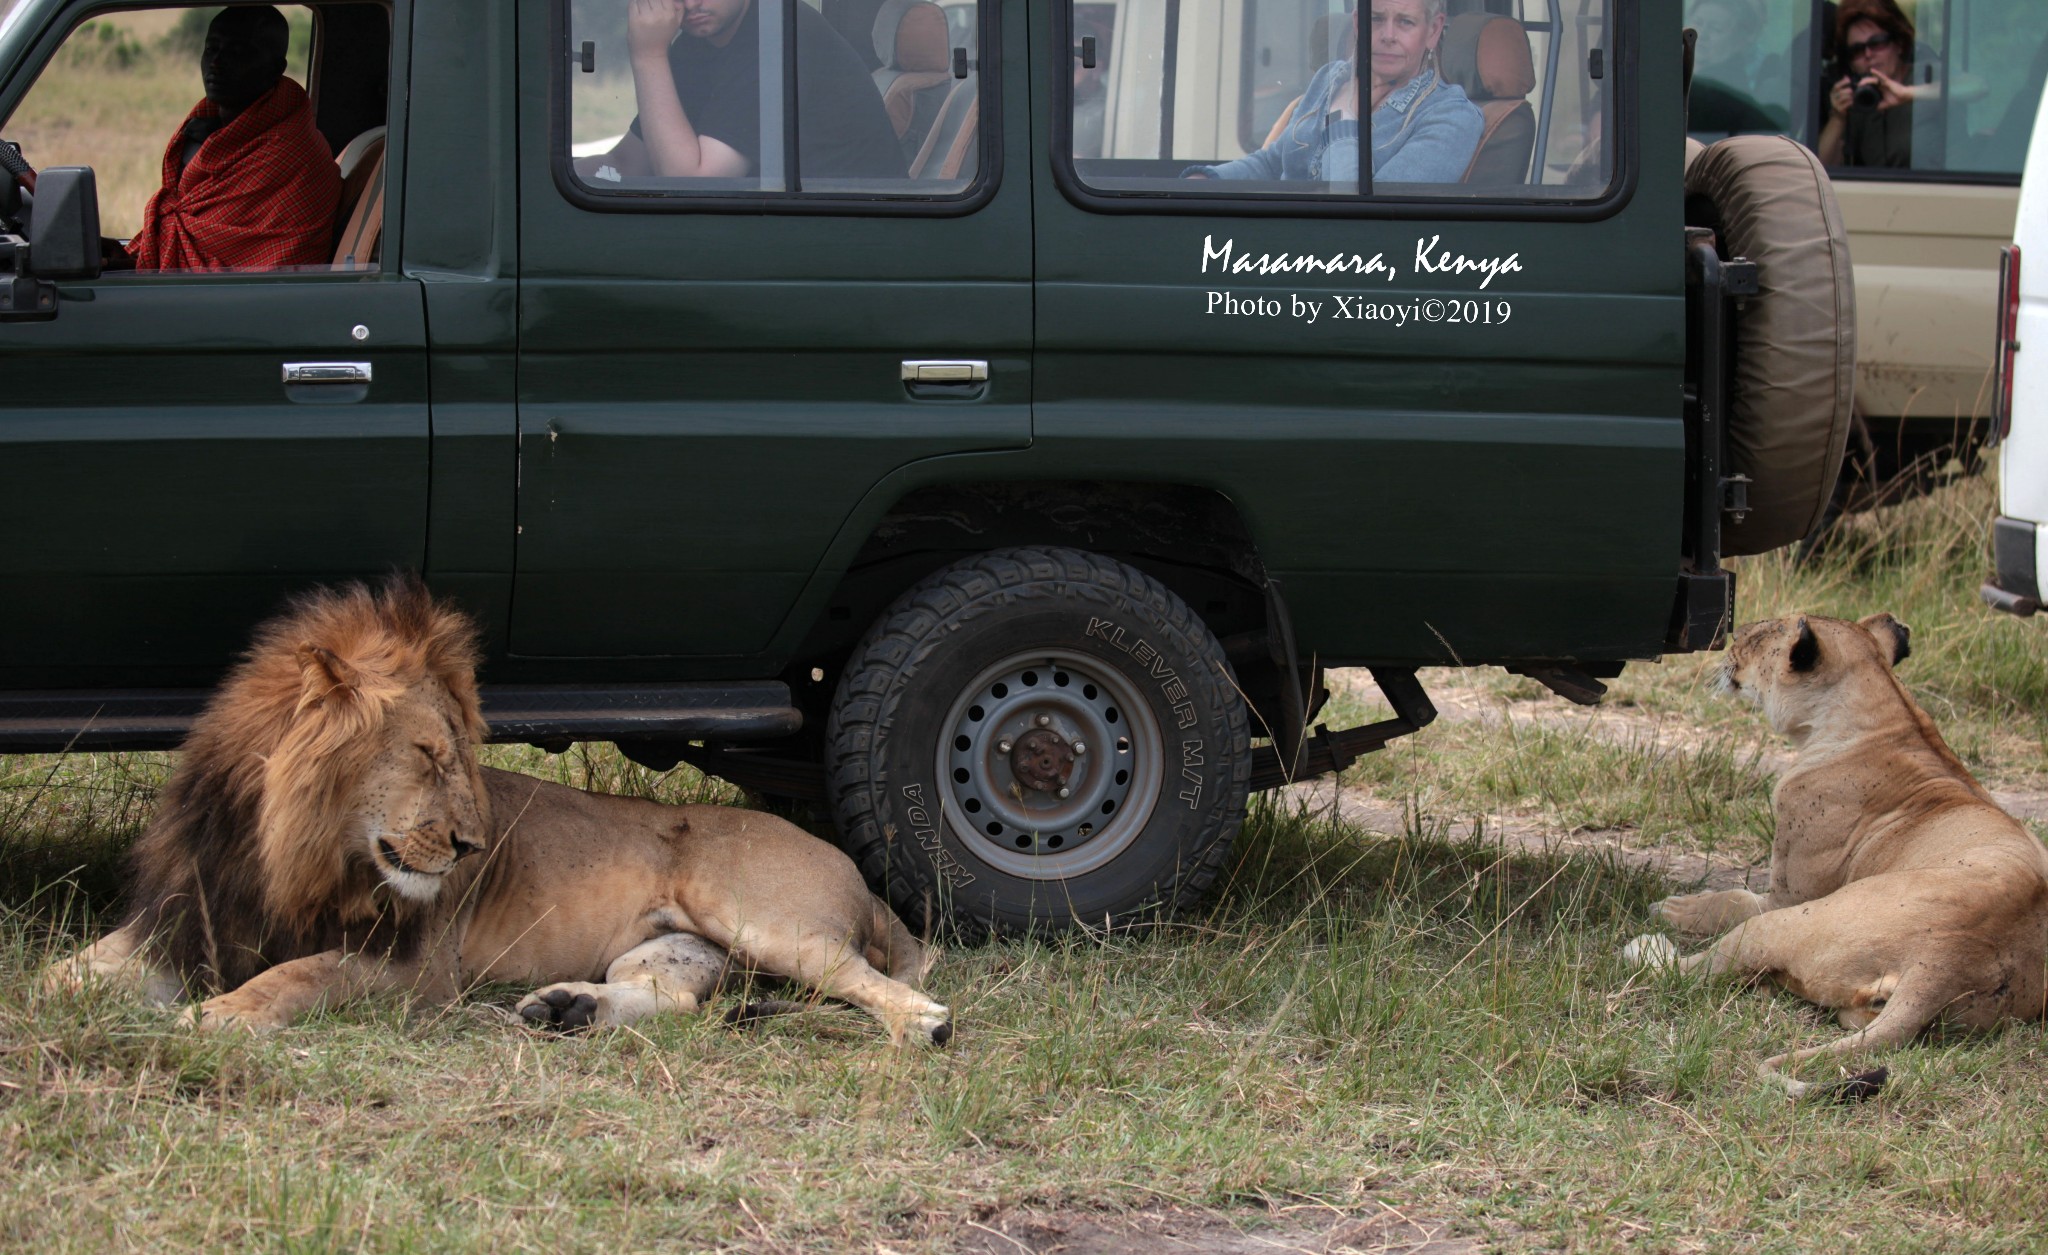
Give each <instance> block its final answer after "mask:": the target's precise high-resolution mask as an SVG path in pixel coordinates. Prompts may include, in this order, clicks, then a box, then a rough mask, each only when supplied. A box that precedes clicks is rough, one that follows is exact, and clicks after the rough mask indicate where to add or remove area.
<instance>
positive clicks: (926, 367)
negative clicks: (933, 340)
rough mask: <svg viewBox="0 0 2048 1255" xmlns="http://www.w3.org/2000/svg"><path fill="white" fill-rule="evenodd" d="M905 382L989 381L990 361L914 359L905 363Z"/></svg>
mask: <svg viewBox="0 0 2048 1255" xmlns="http://www.w3.org/2000/svg"><path fill="white" fill-rule="evenodd" d="M903 382H904V383H987V382H988V363H987V362H967V361H950V360H949V361H932V360H923V361H914V362H905V363H903Z"/></svg>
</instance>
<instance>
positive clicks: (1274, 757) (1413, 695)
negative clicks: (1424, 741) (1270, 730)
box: [1251, 667, 1436, 793]
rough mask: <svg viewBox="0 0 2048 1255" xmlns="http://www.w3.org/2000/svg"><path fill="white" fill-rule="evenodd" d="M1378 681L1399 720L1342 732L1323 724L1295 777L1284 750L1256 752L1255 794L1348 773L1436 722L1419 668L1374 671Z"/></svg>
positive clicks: (1308, 743)
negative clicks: (1360, 762) (1417, 672)
mask: <svg viewBox="0 0 2048 1255" xmlns="http://www.w3.org/2000/svg"><path fill="white" fill-rule="evenodd" d="M1372 678H1373V683H1375V684H1377V685H1379V686H1380V692H1382V693H1384V694H1385V695H1386V698H1387V703H1388V704H1389V705H1391V706H1392V707H1393V708H1394V718H1392V719H1382V720H1380V721H1379V722H1378V723H1369V724H1366V725H1365V726H1364V727H1362V728H1345V729H1342V730H1341V731H1337V732H1332V731H1330V729H1329V728H1328V727H1326V726H1323V725H1320V724H1319V725H1317V727H1316V731H1315V735H1314V736H1311V737H1309V738H1308V740H1306V741H1304V742H1303V743H1302V746H1301V765H1300V767H1299V768H1298V769H1297V770H1296V771H1294V772H1293V773H1292V774H1291V775H1290V774H1289V773H1288V771H1287V769H1286V767H1285V766H1284V765H1283V764H1282V763H1281V761H1280V754H1279V751H1278V750H1276V749H1274V748H1273V747H1272V746H1270V745H1261V746H1259V747H1258V748H1257V749H1255V750H1253V751H1252V782H1251V789H1252V792H1254V793H1257V792H1260V791H1261V790H1264V789H1277V788H1279V787H1280V786H1281V785H1284V784H1292V783H1294V782H1296V781H1300V780H1313V779H1315V778H1316V777H1317V776H1323V775H1328V774H1330V773H1331V772H1333V771H1342V770H1344V769H1345V768H1346V767H1349V766H1350V765H1351V764H1352V763H1354V762H1356V761H1357V760H1358V759H1359V758H1360V757H1362V756H1364V755H1366V754H1370V753H1372V752H1373V751H1374V750H1378V749H1385V748H1386V745H1387V742H1389V741H1392V740H1394V739H1396V738H1397V737H1404V736H1407V735H1408V734H1409V733H1411V732H1419V731H1421V730H1422V729H1423V728H1425V727H1427V726H1428V725H1429V724H1430V722H1431V721H1432V720H1434V719H1435V718H1436V707H1435V706H1434V705H1432V704H1431V703H1430V700H1429V694H1427V693H1425V692H1423V691H1422V682H1421V681H1419V680H1417V679H1416V678H1415V669H1414V668H1413V667H1409V668H1406V669H1396V668H1392V667H1374V668H1372Z"/></svg>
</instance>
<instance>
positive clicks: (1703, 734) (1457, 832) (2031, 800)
mask: <svg viewBox="0 0 2048 1255" xmlns="http://www.w3.org/2000/svg"><path fill="white" fill-rule="evenodd" d="M1329 676H1330V684H1331V686H1332V687H1333V688H1343V689H1351V690H1354V691H1357V692H1360V693H1363V694H1365V695H1367V696H1369V697H1373V698H1377V697H1378V695H1379V690H1378V688H1377V686H1375V685H1374V684H1373V682H1372V676H1371V674H1370V673H1369V672H1366V671H1364V670H1341V671H1332V672H1330V673H1329ZM1422 679H1423V681H1424V687H1425V688H1426V689H1427V690H1428V692H1429V696H1430V701H1431V702H1432V703H1433V704H1434V705H1435V706H1436V708H1437V717H1438V719H1439V720H1441V721H1442V722H1444V723H1447V724H1459V723H1476V724H1487V725H1495V726H1498V725H1501V724H1520V725H1526V726H1542V727H1547V728H1570V729H1572V730H1574V731H1584V732H1586V733H1587V734H1588V735H1591V736H1595V737H1598V738H1601V739H1602V740H1606V741H1611V742H1615V743H1619V744H1629V745H1636V746H1646V747H1648V746H1654V747H1656V748H1658V749H1669V750H1682V749H1692V748H1697V747H1698V746H1700V745H1703V744H1704V743H1705V742H1706V740H1707V738H1708V737H1709V735H1711V734H1710V732H1709V731H1708V730H1707V729H1705V728H1703V727H1701V726H1699V725H1698V724H1695V723H1692V722H1690V721H1688V720H1684V719H1679V718H1674V717H1671V716H1668V715H1652V714H1648V713H1645V712H1644V711H1642V710H1639V709H1637V708H1634V707H1629V706H1594V707H1579V706H1572V705H1569V704H1567V703H1566V702H1565V701H1564V700H1563V699H1562V698H1559V699H1555V700H1551V699H1538V700H1535V701H1523V700H1516V699H1509V698H1504V697H1503V696H1502V695H1501V694H1500V693H1499V692H1498V691H1497V690H1494V689H1490V688H1487V687H1486V686H1484V685H1482V684H1477V683H1474V682H1473V681H1472V680H1471V679H1470V678H1469V676H1468V675H1467V673H1465V672H1462V671H1459V670H1456V669H1432V670H1429V671H1426V672H1424V673H1423V674H1422ZM1422 735H1424V736H1427V735H1428V732H1427V731H1424V732H1423V733H1422ZM1757 736H1758V738H1759V742H1760V748H1759V750H1758V764H1759V766H1761V767H1762V769H1763V770H1765V771H1768V772H1771V773H1772V774H1774V775H1775V774H1782V773H1783V772H1784V771H1785V770H1786V769H1788V768H1789V767H1791V766H1792V765H1793V764H1794V763H1795V762H1797V761H1798V755H1797V753H1796V752H1795V751H1793V750H1792V749H1791V748H1790V747H1788V746H1786V745H1785V744H1784V742H1783V741H1782V740H1780V739H1778V738H1776V737H1769V736H1767V734H1766V733H1765V732H1764V730H1763V729H1762V727H1761V725H1759V727H1758V732H1757ZM1984 786H1985V788H1986V789H1988V790H1989V791H1990V793H1991V796H1992V798H1993V800H1995V801H1996V802H1997V803H1998V804H1999V806H2001V807H2003V808H2004V809H2005V810H2006V811H2007V812H2008V813H2010V814H2012V815H2013V816H2014V817H2016V818H2018V819H2020V820H2021V821H2023V822H2027V823H2031V824H2033V825H2035V826H2036V828H2037V829H2038V828H2041V827H2044V826H2048V792H2044V791H2043V790H2041V789H2040V788H2038V787H2030V786H2029V785H2021V784H2017V783H2012V782H2005V783H2004V784H2003V785H2002V786H2001V783H2000V782H1995V781H1990V780H1986V781H1984ZM1277 796H1279V797H1281V798H1285V799H1287V801H1288V802H1289V804H1292V805H1300V806H1304V807H1306V808H1308V810H1309V811H1310V813H1312V814H1326V813H1327V814H1331V816H1332V818H1337V819H1341V820H1343V821H1344V822H1346V823H1351V824H1356V825H1358V826H1360V827H1363V828H1365V829H1366V830H1368V831H1372V832H1401V831H1403V830H1404V829H1405V828H1406V827H1407V816H1406V815H1405V813H1404V812H1403V810H1402V807H1401V804H1400V803H1398V802H1394V801H1389V800H1386V799H1383V798H1381V797H1379V796H1378V795H1376V794H1375V793H1373V791H1372V790H1370V789H1368V788H1364V787H1361V786H1349V787H1343V788H1339V787H1338V786H1337V785H1336V784H1335V783H1334V782H1333V781H1332V780H1330V779H1323V780H1314V781H1308V782H1305V783H1303V784H1299V785H1294V786H1291V787H1289V788H1286V789H1283V790H1280V791H1279V793H1278V794H1277ZM1482 822H1483V823H1484V829H1485V833H1486V835H1487V836H1488V837H1490V838H1492V839H1494V840H1498V841H1501V842H1503V843H1505V844H1508V845H1512V846H1515V847H1519V848H1521V849H1525V850H1528V851H1530V852H1532V853H1544V854H1551V853H1562V854H1578V853H1588V854H1604V855H1610V856H1612V857H1614V858H1617V859H1619V860H1621V861H1622V862H1624V863H1627V864H1628V865H1630V866H1633V867H1642V868H1647V869H1650V870H1652V871H1655V872H1657V873H1658V874H1660V875H1662V876H1664V877H1665V878H1666V879H1667V880H1669V881H1671V882H1672V883H1673V884H1674V885H1676V886H1678V887H1680V888H1685V889H1693V888H1704V889H1736V888H1743V889H1752V890H1755V891H1757V892H1762V891H1763V890H1764V889H1765V888H1766V887H1767V886H1768V885H1769V882H1770V866H1769V863H1768V862H1758V863H1749V862H1745V861H1744V860H1742V859H1739V858H1736V857H1734V856H1732V855H1731V854H1729V853H1725V852H1723V853H1719V854H1713V853H1701V852H1698V851H1692V850H1685V849H1681V848H1677V847H1674V846H1671V845H1668V844H1665V845H1642V846H1639V845H1635V844H1633V842H1635V841H1637V840H1638V839H1639V834H1637V833H1635V832H1634V831H1632V830H1628V829H1594V830H1580V831H1574V832H1564V831H1560V830H1559V829H1558V828H1557V827H1556V826H1555V825H1549V824H1546V823H1544V822H1543V820H1542V819H1541V818H1540V817H1537V816H1525V815H1517V814H1512V813H1508V814H1496V815H1491V816H1488V817H1486V818H1485V819H1484V820H1483V821H1482ZM1476 826H1477V825H1476V824H1475V823H1474V822H1473V821H1460V822H1456V823H1453V824H1451V825H1450V827H1449V829H1448V835H1450V836H1452V837H1454V838H1458V839H1465V838H1469V837H1470V836H1472V835H1473V832H1474V830H1475V827H1476Z"/></svg>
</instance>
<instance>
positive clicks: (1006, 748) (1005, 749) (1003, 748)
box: [996, 741, 1010, 754]
mask: <svg viewBox="0 0 2048 1255" xmlns="http://www.w3.org/2000/svg"><path fill="white" fill-rule="evenodd" d="M1009 752H1010V743H1009V742H1008V741H997V742H996V753H998V754H1007V753H1009Z"/></svg>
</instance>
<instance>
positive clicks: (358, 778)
mask: <svg viewBox="0 0 2048 1255" xmlns="http://www.w3.org/2000/svg"><path fill="white" fill-rule="evenodd" d="M476 661H477V659H476V647H475V644H474V632H473V629H472V626H471V624H470V623H469V621H468V620H467V619H465V618H463V617H462V616H461V615H460V614H458V613H456V612H455V611H453V610H450V609H448V608H446V607H444V606H441V605H438V604H436V603H435V602H434V600H433V599H432V597H431V596H430V595H429V594H428V593H427V591H426V589H425V587H424V586H423V585H422V584H420V583H419V582H418V581H416V580H411V579H403V578H401V579H394V580H392V581H390V582H388V583H387V584H386V585H385V586H383V587H382V588H379V589H377V590H375V591H372V590H370V589H368V588H365V587H364V586H362V585H360V584H358V585H351V586H349V587H347V588H344V589H341V590H338V591H335V590H319V591H315V592H313V593H311V594H308V595H307V596H305V597H303V598H301V599H299V600H298V601H297V602H296V603H295V604H294V605H293V607H292V609H291V610H290V611H289V612H288V613H287V614H285V615H284V616H283V617H282V618H279V619H277V620H274V621H272V622H270V623H268V624H266V625H264V626H263V627H261V628H260V629H258V631H257V634H256V640H255V644H254V645H253V646H252V647H251V649H250V651H249V654H248V655H247V657H246V658H245V659H244V661H243V662H242V663H241V664H240V666H238V667H237V668H236V669H235V671H234V672H233V673H232V674H231V675H230V676H229V677H228V679H227V682H226V683H225V684H224V685H223V686H222V688H221V689H220V691H219V692H218V693H217V694H216V695H215V696H214V698H213V700H212V701H211V702H210V703H209V704H208V706H207V708H206V710H205V712H204V713H203V714H202V715H201V716H200V717H199V719H198V721H197V722H196V723H195V724H194V725H193V728H192V734H191V736H190V737H189V738H188V740H187V741H186V744H185V752H184V757H183V760H182V761H181V763H180V764H179V766H178V769H177V771H176V773H175V774H174V775H173V776H172V777H171V780H170V783H169V784H168V785H167V786H166V788H165V791H164V799H163V804H162V806H161V808H160V809H159V811H158V813H157V815H156V817H155V819H154V820H153V821H152V822H151V824H150V826H149V828H148V830H147V831H146V832H144V833H143V835H142V837H141V839H140V840H139V841H138V843H137V845H136V848H135V851H134V854H133V856H132V870H133V873H134V881H135V888H134V904H133V907H132V909H131V913H130V914H129V916H128V917H127V920H126V921H125V922H124V923H123V924H122V925H121V927H120V928H119V929H117V930H116V931H114V932H113V933H111V934H109V935H108V936H106V937H104V938H102V939H101V940H100V941H98V942H96V943H95V944H93V945H91V946H88V947H86V948H85V949H84V950H83V951H81V952H80V953H78V954H77V955H75V956H73V957H72V958H70V959H67V960H65V961H63V962H61V963H58V964H56V965H54V966H53V967H52V969H51V971H50V973H49V979H50V980H51V981H52V982H54V983H60V984H63V983H69V984H75V983H78V982H79V981H80V980H82V979H84V978H85V977H86V976H87V975H88V974H94V975H97V976H100V977H103V978H107V979H112V980H116V981H120V982H123V983H125V984H127V985H129V986H131V987H134V988H136V989H138V990H140V991H142V992H143V993H144V994H145V995H148V996H151V997H153V998H155V999H157V1000H161V1001H171V1000H173V999H175V998H176V997H178V996H179V995H180V994H181V993H182V992H184V991H185V990H187V989H197V990H200V991H204V992H208V993H211V994H213V995H214V996H212V997H209V998H207V999H206V1001H204V1002H203V1003H201V1004H200V1007H199V1015H198V1020H199V1024H200V1026H201V1027H203V1028H221V1027H225V1026H229V1025H235V1026H242V1027H250V1028H274V1027H279V1026H282V1025H284V1024H286V1023H288V1022H290V1021H291V1020H292V1019H293V1018H294V1017H296V1016H298V1015H300V1014H301V1013H303V1012H305V1011H308V1010H310V1009H312V1008H314V1007H317V1006H321V1005H326V1004H331V1003H334V1002H338V1001H341V1000H343V999H347V998H351V997H354V996H357V995H359V994H362V993H366V992H370V991H375V990H386V989H395V990H406V991H412V992H415V993H417V994H419V995H422V996H424V997H427V998H432V999H437V1000H447V999H450V998H453V997H455V996H456V995H457V994H458V993H459V992H460V991H461V990H462V989H464V988H465V987H467V986H469V985H472V984H474V983H476V982H479V981H517V982H523V983H533V984H541V985H544V986H545V987H544V988H540V989H536V990H534V991H533V992H532V993H530V994H528V995H527V996H526V998H525V999H524V1000H523V1001H522V1002H521V1003H520V1004H519V1012H520V1014H521V1015H522V1016H524V1017H525V1018H526V1019H527V1020H529V1021H532V1022H535V1023H539V1024H551V1025H555V1026H559V1027H565V1028H571V1027H581V1026H584V1025H601V1024H626V1023H630V1022H632V1021H634V1020H637V1019H640V1018H641V1017H643V1016H646V1015H651V1014H654V1013H655V1012H658V1011H667V1010H678V1011H689V1010H694V1009H696V1007H697V1006H698V1004H699V1003H700V1002H701V1001H703V1000H704V999H705V998H706V997H708V996H709V995H710V993H711V992H712V990H713V989H714V988H715V987H716V985H717V984H718V981H719V978H720V976H721V973H722V971H723V969H724V967H725V964H726V959H727V952H728V951H729V952H730V953H731V955H732V956H733V957H735V958H736V959H737V960H738V961H739V962H741V963H743V964H745V965H748V966H750V967H752V968H755V969H758V970H760V971H763V972H767V973H770V974H773V975H776V976H787V977H793V978H795V979H797V980H800V981H803V982H804V983H806V984H808V985H811V986H814V987H815V988H817V989H820V990H822V991H824V992H825V993H827V994H830V995H832V996H834V997H838V998H843V999H845V1000H846V1001H848V1002H851V1003H853V1004H855V1005H856V1006H859V1007H861V1008H862V1009H864V1010H866V1011H868V1012H870V1013H871V1014H873V1015H874V1016H875V1017H876V1018H877V1019H879V1020H881V1021H882V1023H883V1024H884V1025H886V1026H887V1027H888V1030H889V1036H890V1038H891V1040H893V1041H895V1042H898V1043H902V1042H904V1041H906V1040H910V1039H916V1040H919V1041H928V1042H932V1043H935V1044H941V1045H942V1044H944V1043H945V1042H946V1041H947V1040H948V1039H949V1038H950V1037H951V1036H952V1032H953V1029H952V1022H951V1013H950V1012H949V1011H948V1010H947V1009H946V1008H945V1007H943V1006H941V1005H939V1004H938V1003H936V1002H934V1001H932V1000H931V999H929V998H927V997H925V996H924V995H923V994H921V993H919V992H918V991H917V989H916V988H915V985H916V983H917V982H918V981H919V980H920V979H921V978H922V977H923V975H924V973H925V970H926V968H927V967H928V965H929V962H930V959H929V956H928V955H927V953H926V951H925V949H924V947H922V946H921V945H919V944H918V942H917V941H916V939H915V938H913V937H911V935H910V934H909V932H908V931H907V930H906V929H905V928H904V927H903V924H902V923H901V922H900V921H899V920H898V919H897V918H896V916H895V915H894V914H893V913H892V912H891V911H890V910H889V908H888V907H887V906H885V905H883V903H882V902H881V901H880V900H879V899H877V898H876V897H874V896H873V895H872V894H870V893H869V892H868V890H867V886H866V885H865V884H863V883H862V881H861V877H860V873H859V872H858V871H857V870H856V869H855V868H854V865H853V862H852V860H850V859H848V858H847V857H846V855H845V854H843V853H841V852H840V851H838V850H836V849H834V848H832V847H831V846H829V845H827V844H825V843H824V842H821V841H819V840H817V839H815V838H813V837H811V836H810V835H808V834H807V833H804V832H803V831H801V830H799V829H798V828H796V827H795V826H793V825H791V824H788V823H785V822H783V821H782V820H780V819H776V818H774V817H772V816H769V815H762V814H757V813H752V812H748V811H742V810H735V809H731V808H728V807H722V806H664V805H660V804H658V803H655V802H649V801H643V800H638V799H631V798H619V797H604V796H599V795H596V794H591V793H584V792H582V791H580V790H577V789H571V788H567V787H564V786H562V785H558V784H550V783H547V782H544V781H540V780H535V779H532V778H531V777H527V776H520V775H514V774H512V773H509V772H503V771H493V770H488V769H485V768H483V767H482V766H480V765H479V764H478V762H477V745H478V744H479V742H481V740H482V739H483V736H484V732H485V728H484V721H483V718H482V716H481V715H480V713H479V711H478V704H477V693H476V684H475V679H474V675H475V669H476ZM471 856H474V857H471ZM878 968H879V969H881V970H879V971H878V970H877V969H878ZM883 972H887V973H888V975H883Z"/></svg>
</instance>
